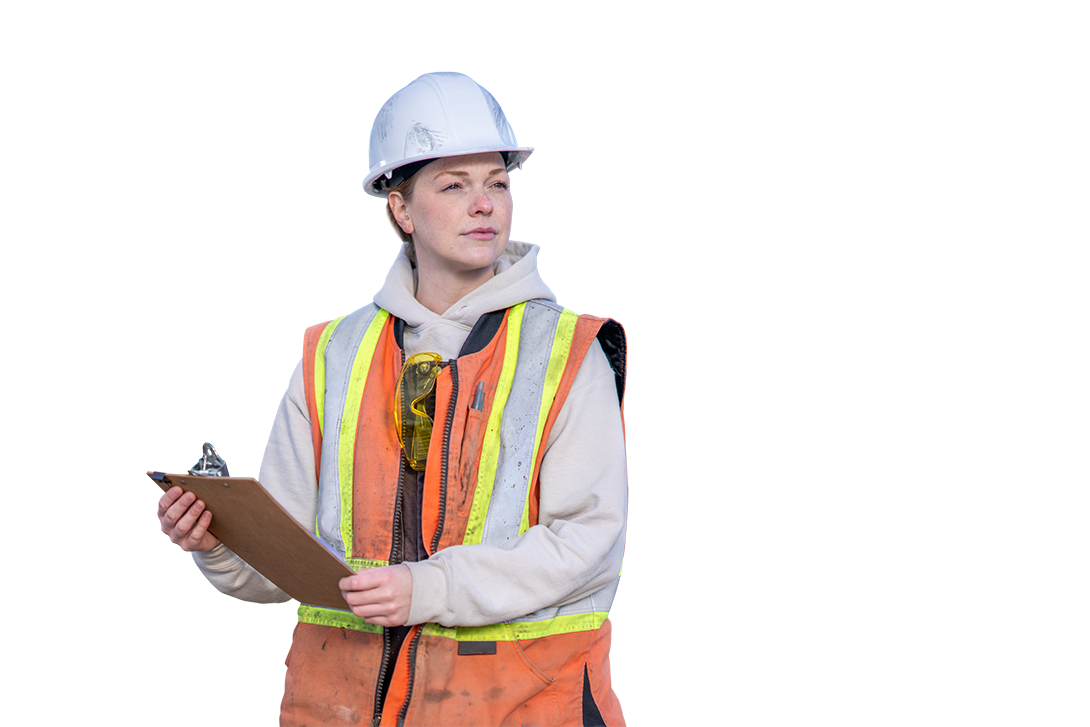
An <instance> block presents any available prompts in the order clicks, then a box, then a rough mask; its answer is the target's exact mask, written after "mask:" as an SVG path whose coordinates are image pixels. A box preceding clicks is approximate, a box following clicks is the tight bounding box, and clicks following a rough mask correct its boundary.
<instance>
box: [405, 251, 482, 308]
mask: <svg viewBox="0 0 1090 727" xmlns="http://www.w3.org/2000/svg"><path fill="white" fill-rule="evenodd" d="M492 277H493V273H492V266H491V265H489V266H488V267H487V268H482V269H480V270H472V271H466V272H459V273H454V272H450V271H447V272H437V271H435V270H433V269H431V268H430V267H429V266H427V265H420V264H419V263H418V264H417V268H416V299H417V300H418V301H420V304H421V305H423V306H424V307H425V308H427V309H428V310H430V311H431V312H433V313H438V314H439V315H443V314H444V313H446V312H447V311H448V310H450V308H451V307H452V306H453V305H454V304H455V303H457V302H458V301H460V300H461V299H462V298H464V297H466V296H467V295H469V294H470V293H472V292H473V291H474V290H476V289H477V288H479V287H481V286H482V285H484V284H485V283H486V282H488V281H489V280H491V279H492Z"/></svg>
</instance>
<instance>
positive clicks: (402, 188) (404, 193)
mask: <svg viewBox="0 0 1090 727" xmlns="http://www.w3.org/2000/svg"><path fill="white" fill-rule="evenodd" d="M414 186H416V175H415V174H413V175H411V176H410V177H409V178H408V179H406V180H405V181H403V182H402V183H401V184H399V185H397V186H396V187H394V188H393V189H391V190H390V191H391V192H397V193H398V194H400V195H401V198H402V199H403V200H405V201H406V202H408V201H410V200H411V199H412V196H413V187H414ZM386 217H388V218H389V220H390V224H391V225H393V226H394V229H395V230H397V236H398V237H400V238H401V240H402V242H404V243H405V245H406V248H405V252H406V254H407V255H408V256H409V262H411V263H412V264H413V267H416V246H415V245H414V244H413V236H412V235H410V234H409V233H407V232H405V230H403V229H401V225H399V224H397V220H396V219H395V218H394V210H393V208H391V207H390V201H389V199H387V201H386Z"/></svg>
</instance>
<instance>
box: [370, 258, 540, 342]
mask: <svg viewBox="0 0 1090 727" xmlns="http://www.w3.org/2000/svg"><path fill="white" fill-rule="evenodd" d="M538 250H539V248H538V246H537V245H531V244H530V243H526V242H515V241H514V240H512V241H509V242H508V243H507V247H506V248H504V251H503V253H502V254H501V255H500V257H499V259H498V260H496V263H495V265H494V267H493V271H494V275H493V277H492V278H490V279H489V280H488V281H487V282H485V283H484V284H483V285H481V286H480V287H478V288H476V289H475V290H473V291H472V292H470V293H469V294H467V295H466V296H465V297H463V298H462V299H461V300H459V301H458V302H457V303H455V304H454V305H452V306H451V307H450V308H448V309H447V310H446V311H445V312H444V313H443V314H442V315H440V314H438V313H435V312H433V311H431V310H428V309H427V308H425V307H424V306H423V305H421V303H420V302H419V301H418V300H417V299H416V271H415V270H414V269H413V267H412V264H411V263H410V262H409V258H408V257H407V256H406V255H405V252H404V248H402V250H401V251H400V252H399V253H398V256H397V259H396V260H394V264H393V267H391V268H390V272H389V273H388V274H387V275H386V282H385V283H383V285H382V288H381V289H380V290H379V292H378V293H377V294H376V295H375V304H376V305H378V306H379V307H380V308H383V309H385V310H387V311H389V312H390V313H392V314H393V315H395V316H397V317H398V318H400V319H401V320H403V321H405V352H406V354H408V355H412V354H414V353H418V352H420V351H434V352H436V353H438V354H439V355H441V356H442V357H443V358H453V357H455V356H457V355H458V350H459V349H460V348H461V346H462V342H463V341H465V339H466V336H468V335H469V332H470V331H471V330H473V325H474V324H475V323H476V322H477V319H479V318H480V317H481V316H482V315H484V314H485V313H488V312H490V311H494V310H503V309H504V308H510V307H511V306H513V305H518V304H519V303H523V302H525V301H528V300H534V299H544V300H550V301H554V302H555V301H556V296H554V295H553V292H552V291H551V290H550V289H549V286H547V285H545V281H543V280H542V279H541V275H540V273H539V272H538V269H537V253H538Z"/></svg>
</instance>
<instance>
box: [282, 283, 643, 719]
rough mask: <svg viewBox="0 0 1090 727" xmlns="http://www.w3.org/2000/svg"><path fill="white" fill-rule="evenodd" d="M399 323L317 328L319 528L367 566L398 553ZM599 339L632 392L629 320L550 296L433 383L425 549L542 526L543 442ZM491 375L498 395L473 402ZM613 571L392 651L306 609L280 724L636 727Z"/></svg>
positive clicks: (486, 327) (351, 623) (312, 353)
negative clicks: (569, 598)
mask: <svg viewBox="0 0 1090 727" xmlns="http://www.w3.org/2000/svg"><path fill="white" fill-rule="evenodd" d="M399 325H400V324H399V322H398V321H396V319H395V318H394V317H393V316H391V315H390V314H388V313H387V312H386V311H384V310H382V309H380V308H378V307H377V306H375V305H373V304H372V305H369V306H367V307H365V308H362V309H360V310H359V311H356V312H355V313H353V314H351V315H349V316H346V317H344V318H340V319H337V320H334V321H331V322H329V323H325V324H320V325H317V326H313V327H312V328H310V329H308V331H307V334H306V336H305V343H304V356H303V372H304V380H305V386H306V395H307V408H308V410H309V413H310V419H311V424H312V430H313V446H314V452H315V462H316V464H317V469H318V482H319V488H318V489H319V492H318V515H317V518H316V522H315V528H316V532H317V534H318V537H320V538H322V539H323V540H324V541H326V542H327V543H328V544H329V545H330V546H331V547H332V548H334V549H335V550H337V551H339V552H340V553H341V554H342V555H343V556H344V558H345V560H346V561H347V562H348V563H349V564H350V565H351V566H352V567H353V568H356V569H360V568H370V567H378V566H384V565H389V564H390V562H391V558H392V557H394V556H393V555H392V554H394V553H398V552H400V550H399V547H400V546H399V544H398V543H397V542H396V540H397V528H396V527H395V523H396V522H397V518H398V517H400V513H399V512H398V508H399V504H400V498H399V494H398V488H399V484H400V482H401V475H402V470H401V468H402V467H403V466H404V465H403V457H402V454H401V448H400V445H399V443H398V439H397V432H396V430H395V427H394V417H393V401H394V392H395V388H396V385H397V379H398V375H399V373H400V371H401V367H402V363H403V359H404V354H403V351H402V348H401V346H400V344H399V341H398V339H399V332H400V330H401V329H400V328H399ZM596 339H597V340H599V341H600V343H601V345H602V348H603V350H604V351H605V352H606V354H607V357H608V358H609V359H610V363H611V364H612V366H613V369H614V371H615V373H616V375H617V392H618V397H619V398H623V389H624V365H625V361H624V359H625V342H624V332H623V330H622V329H621V327H620V325H618V324H617V323H616V322H614V321H611V320H606V319H601V318H595V317H592V316H577V315H576V314H574V313H572V312H571V311H568V310H565V309H563V308H560V307H558V306H556V305H554V304H552V303H550V302H547V301H537V300H535V301H530V302H528V303H523V304H520V305H517V306H515V307H514V308H511V309H508V310H507V311H499V312H496V313H492V314H488V315H486V316H484V317H482V319H481V321H479V322H478V324H477V326H476V327H475V328H474V330H473V332H471V333H470V336H469V338H468V339H467V342H466V345H465V346H463V349H462V353H461V354H460V355H459V357H458V358H457V359H454V360H452V361H451V362H449V365H447V366H445V367H444V368H443V369H442V372H441V373H440V376H439V378H438V379H437V381H436V390H435V423H434V430H433V432H432V436H431V443H430V446H429V451H428V464H427V469H426V472H425V474H424V494H423V501H422V506H421V528H422V531H423V542H424V544H425V547H426V549H427V551H428V552H429V553H435V552H436V551H438V550H441V549H443V548H447V547H451V546H453V545H463V544H469V545H471V544H476V543H487V544H501V543H503V542H505V541H507V540H511V539H513V538H517V537H518V536H519V535H521V534H522V533H524V532H525V531H526V530H528V529H529V528H530V527H532V526H533V525H535V524H536V523H537V509H538V491H537V488H538V473H539V471H540V468H541V460H542V457H543V456H544V450H545V443H546V442H547V441H548V438H549V432H550V430H551V428H552V425H553V422H554V421H555V419H556V416H557V415H558V413H559V412H560V409H561V407H562V406H563V404H564V401H565V399H566V397H567V395H568V392H569V390H570V389H571V386H572V383H573V381H574V379H575V375H576V373H577V372H578V370H579V366H580V364H581V363H582V360H583V358H584V356H585V355H586V353H587V351H588V350H589V348H590V346H591V345H592V344H593V342H594V341H595V340H596ZM482 381H483V382H484V387H483V390H484V392H485V393H486V396H485V397H484V401H483V402H475V401H474V399H475V398H476V396H475V395H476V393H477V390H478V389H479V388H480V387H479V382H482ZM534 422H536V426H527V424H528V423H530V424H533V423H534ZM617 575H618V577H617V578H616V579H614V581H613V582H612V583H610V584H609V585H607V586H606V587H604V588H602V589H601V590H599V591H597V592H595V593H594V594H592V595H590V596H588V597H586V598H583V599H580V600H579V601H576V602H575V603H571V604H566V605H563V606H546V607H544V608H542V609H540V610H539V611H537V612H535V613H532V614H527V615H526V616H524V617H521V618H517V619H514V620H512V621H508V622H504V623H499V624H493V625H490V626H477V627H455V628H447V627H444V626H441V625H440V624H435V623H428V624H419V625H416V626H413V627H412V628H411V629H410V630H409V631H408V634H407V635H406V637H405V639H404V642H403V643H402V645H401V646H400V649H399V650H397V653H396V657H395V658H391V655H392V652H393V649H392V648H391V645H390V643H389V637H388V634H387V630H386V629H384V628H382V627H380V626H375V625H373V624H369V623H367V622H366V621H365V620H364V619H362V618H359V617H356V616H354V615H353V614H352V613H351V612H349V611H338V610H334V609H326V608H319V607H316V606H311V605H307V604H303V605H301V606H300V608H299V624H298V626H297V627H296V630H295V635H294V638H293V642H292V647H291V651H290V652H289V654H288V658H287V666H288V674H287V679H286V684H285V693H284V701H283V704H282V705H281V724H282V725H305V724H308V725H335V724H352V725H357V724H364V725H366V724H381V725H397V726H399V727H400V725H443V726H454V725H526V724H534V725H545V724H549V725H582V724H584V718H585V717H586V716H587V715H590V717H589V718H588V719H590V720H591V723H596V724H600V723H602V722H604V724H607V725H610V726H611V727H612V726H613V725H623V724H624V718H623V716H622V713H621V708H620V704H619V702H618V701H617V698H616V696H615V695H614V693H613V690H612V687H611V685H610V672H609V643H610V631H611V627H610V623H609V620H608V612H609V608H610V605H611V604H612V600H613V596H614V594H615V593H616V588H617V582H618V580H619V576H620V574H619V573H618V574H617ZM382 684H387V685H388V686H387V688H386V689H385V693H384V694H382V695H380V691H381V685H382ZM598 720H601V722H599V721H598Z"/></svg>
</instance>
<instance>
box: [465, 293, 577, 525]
mask: <svg viewBox="0 0 1090 727" xmlns="http://www.w3.org/2000/svg"><path fill="white" fill-rule="evenodd" d="M562 312H563V308H559V307H557V306H555V305H553V304H551V303H548V302H546V301H541V300H532V301H529V302H528V303H526V307H525V310H524V312H523V316H522V330H521V332H520V334H519V347H518V365H517V367H516V368H515V376H514V379H513V380H512V382H511V392H510V394H509V395H508V397H507V404H506V405H505V406H504V408H503V420H502V422H501V424H500V452H499V459H498V461H497V465H496V480H495V484H494V485H493V486H492V497H491V499H490V500H489V502H488V514H487V515H486V516H485V521H484V528H483V531H482V535H481V543H483V544H484V545H502V544H503V543H504V542H506V541H508V540H514V539H515V538H517V537H518V536H519V528H520V527H521V525H522V511H523V509H524V508H525V506H526V498H527V497H528V496H529V492H530V473H531V472H532V471H533V468H534V445H535V444H536V441H535V440H536V439H537V423H538V416H539V413H540V412H541V397H542V394H543V392H544V389H545V374H546V372H547V371H548V368H549V354H550V353H551V352H552V349H553V338H554V335H555V333H556V324H557V322H558V321H559V320H560V314H561V313H562Z"/></svg>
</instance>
